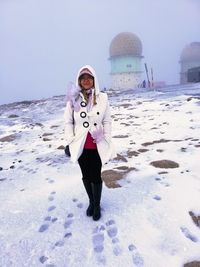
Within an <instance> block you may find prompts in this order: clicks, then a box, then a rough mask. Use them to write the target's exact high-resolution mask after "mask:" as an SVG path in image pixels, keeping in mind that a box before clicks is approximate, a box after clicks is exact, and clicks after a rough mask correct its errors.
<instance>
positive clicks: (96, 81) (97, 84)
mask: <svg viewBox="0 0 200 267" xmlns="http://www.w3.org/2000/svg"><path fill="white" fill-rule="evenodd" d="M83 69H88V70H89V71H90V72H91V73H92V75H93V77H94V85H95V92H96V95H98V94H99V92H100V88H99V82H98V79H97V76H96V72H95V70H94V69H93V68H92V67H91V66H90V65H85V66H83V67H82V68H80V70H79V71H78V74H77V77H76V86H77V87H79V77H80V73H81V71H82V70H83Z"/></svg>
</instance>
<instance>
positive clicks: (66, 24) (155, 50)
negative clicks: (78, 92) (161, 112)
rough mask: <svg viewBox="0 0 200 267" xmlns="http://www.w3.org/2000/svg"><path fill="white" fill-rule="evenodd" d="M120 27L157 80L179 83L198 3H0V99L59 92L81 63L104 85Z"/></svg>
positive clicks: (199, 34)
mask: <svg viewBox="0 0 200 267" xmlns="http://www.w3.org/2000/svg"><path fill="white" fill-rule="evenodd" d="M120 32H133V33H135V34H136V35H137V36H138V37H139V38H140V40H141V41H142V44H143V56H144V59H143V63H144V62H147V64H148V66H149V68H150V67H152V68H153V70H154V79H155V80H158V81H166V82H167V83H168V84H174V83H179V72H180V65H179V59H180V53H181V51H182V49H183V48H184V47H185V45H187V44H189V43H191V42H194V41H200V1H199V0H168V1H164V0H152V1H150V0H117V1H116V0H115V1H114V0H84V1H83V0H0V91H1V97H0V104H3V103H9V102H14V101H20V100H31V99H38V98H42V97H51V96H53V95H60V94H65V93H66V85H67V83H68V82H69V81H74V80H75V76H76V74H77V71H78V69H79V68H80V67H81V66H82V65H85V64H90V65H92V66H93V67H94V68H95V70H96V72H97V76H98V78H99V81H100V85H101V87H108V88H109V86H110V79H109V72H110V62H109V61H108V58H109V46H110V43H111V40H112V39H113V38H114V37H115V36H116V35H117V34H118V33H120ZM143 65H144V64H143ZM143 65H142V67H143ZM143 71H144V67H143Z"/></svg>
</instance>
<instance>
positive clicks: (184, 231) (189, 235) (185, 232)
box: [181, 226, 198, 242]
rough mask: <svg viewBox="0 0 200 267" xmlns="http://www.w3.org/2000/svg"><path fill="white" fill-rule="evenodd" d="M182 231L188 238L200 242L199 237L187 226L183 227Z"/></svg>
mask: <svg viewBox="0 0 200 267" xmlns="http://www.w3.org/2000/svg"><path fill="white" fill-rule="evenodd" d="M181 231H182V233H183V234H184V235H185V237H186V238H188V239H190V240H191V241H192V242H198V238H197V237H196V236H194V235H193V234H192V233H191V232H190V230H188V228H187V227H183V226H182V227H181Z"/></svg>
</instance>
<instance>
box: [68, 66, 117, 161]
mask: <svg viewBox="0 0 200 267" xmlns="http://www.w3.org/2000/svg"><path fill="white" fill-rule="evenodd" d="M83 68H88V69H89V70H90V71H91V72H92V74H93V76H94V84H95V91H96V102H97V104H96V105H94V106H93V103H92V107H91V108H90V111H87V106H85V107H84V106H83V105H84V103H85V99H84V97H83V95H82V93H81V92H80V93H79V98H78V101H79V104H80V110H79V111H78V112H76V111H74V110H73V108H72V105H71V103H70V101H68V102H67V106H66V109H65V115H64V119H65V140H66V145H69V149H70V153H71V161H72V162H76V161H77V160H78V158H79V157H80V156H81V154H82V151H83V148H84V144H85V140H86V137H87V134H88V132H90V133H92V132H93V131H95V130H96V128H97V127H99V126H101V127H103V133H104V138H103V140H101V141H99V142H98V143H97V150H98V153H99V156H100V158H101V162H102V164H105V163H106V162H108V161H109V160H110V159H111V158H113V157H114V156H115V152H114V148H113V144H112V141H111V116H110V107H109V102H108V96H107V94H106V93H102V92H100V91H99V84H98V80H97V77H96V73H95V71H94V69H93V68H92V67H91V66H89V65H86V66H84V67H82V68H81V69H80V70H79V72H78V75H77V78H76V86H77V87H79V85H78V78H79V76H80V75H79V74H80V72H81V70H82V69H83Z"/></svg>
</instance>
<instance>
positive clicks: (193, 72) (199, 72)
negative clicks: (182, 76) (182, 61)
mask: <svg viewBox="0 0 200 267" xmlns="http://www.w3.org/2000/svg"><path fill="white" fill-rule="evenodd" d="M187 81H188V82H190V83H197V82H200V67H196V68H192V69H189V70H188V72H187Z"/></svg>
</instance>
